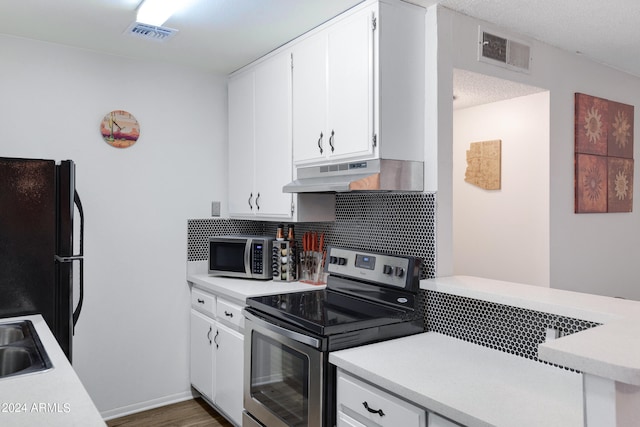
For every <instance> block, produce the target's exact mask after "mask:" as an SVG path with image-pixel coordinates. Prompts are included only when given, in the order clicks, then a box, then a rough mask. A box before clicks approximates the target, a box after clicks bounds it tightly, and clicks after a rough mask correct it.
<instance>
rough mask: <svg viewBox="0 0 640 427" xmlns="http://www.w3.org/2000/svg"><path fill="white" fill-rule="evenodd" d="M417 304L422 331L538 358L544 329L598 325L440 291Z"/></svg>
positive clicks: (580, 328) (570, 329) (566, 330)
mask: <svg viewBox="0 0 640 427" xmlns="http://www.w3.org/2000/svg"><path fill="white" fill-rule="evenodd" d="M425 294H426V295H425V298H423V301H422V303H423V304H424V306H423V307H421V309H422V310H424V319H425V330H426V331H432V332H439V333H442V334H445V335H449V336H452V337H455V338H459V339H461V340H464V341H468V342H471V343H474V344H479V345H482V346H485V347H489V348H492V349H494V350H500V351H504V352H506V353H511V354H514V355H516V356H521V357H525V358H527V359H532V360H536V361H540V362H543V363H547V362H544V361H541V360H539V359H538V345H539V344H541V343H543V342H544V341H545V337H546V330H547V328H554V329H556V330H558V331H559V333H560V335H561V336H564V335H570V334H573V333H576V332H580V331H583V330H585V329H589V328H593V327H594V326H598V325H599V323H595V322H589V321H586V320H580V319H574V318H570V317H565V316H559V315H556V314H549V313H543V312H540V311H535V310H529V309H525V308H519V307H513V306H509V305H504V304H497V303H493V302H489V301H483V300H477V299H472V298H467V297H462V296H458V295H451V294H446V293H442V292H435V291H425Z"/></svg>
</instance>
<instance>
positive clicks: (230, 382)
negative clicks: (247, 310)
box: [215, 323, 244, 425]
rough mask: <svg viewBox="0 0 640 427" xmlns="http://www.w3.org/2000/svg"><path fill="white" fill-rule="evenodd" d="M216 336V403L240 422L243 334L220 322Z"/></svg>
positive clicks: (237, 422)
mask: <svg viewBox="0 0 640 427" xmlns="http://www.w3.org/2000/svg"><path fill="white" fill-rule="evenodd" d="M217 332H218V333H217V336H216V340H215V343H216V347H217V348H216V353H217V354H216V399H215V403H216V405H217V406H218V407H219V408H220V409H222V410H223V411H224V412H225V413H226V414H227V415H228V416H229V417H231V419H232V420H233V421H234V422H235V423H236V424H237V425H241V424H242V408H243V403H242V398H243V397H242V391H243V389H242V387H243V364H244V336H243V335H242V334H241V333H239V332H236V331H234V330H232V329H230V328H228V327H226V326H224V325H222V324H220V323H218V324H217Z"/></svg>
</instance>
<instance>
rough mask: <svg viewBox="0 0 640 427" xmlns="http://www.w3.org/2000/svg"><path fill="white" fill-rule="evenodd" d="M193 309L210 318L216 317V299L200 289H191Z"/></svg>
mask: <svg viewBox="0 0 640 427" xmlns="http://www.w3.org/2000/svg"><path fill="white" fill-rule="evenodd" d="M191 307H193V308H195V309H196V310H198V311H201V312H203V313H204V314H206V315H208V316H210V317H216V297H215V296H213V295H211V294H208V293H206V292H203V291H201V290H200V289H196V288H191Z"/></svg>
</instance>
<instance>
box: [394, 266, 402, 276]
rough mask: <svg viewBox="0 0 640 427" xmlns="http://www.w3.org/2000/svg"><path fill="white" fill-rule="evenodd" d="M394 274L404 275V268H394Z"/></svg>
mask: <svg viewBox="0 0 640 427" xmlns="http://www.w3.org/2000/svg"><path fill="white" fill-rule="evenodd" d="M394 274H395V275H396V277H403V276H404V268H402V267H396V268H395V269H394Z"/></svg>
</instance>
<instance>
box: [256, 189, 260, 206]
mask: <svg viewBox="0 0 640 427" xmlns="http://www.w3.org/2000/svg"><path fill="white" fill-rule="evenodd" d="M258 200H260V193H258V195H257V196H256V209H258V210H260V205H259V204H258Z"/></svg>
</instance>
